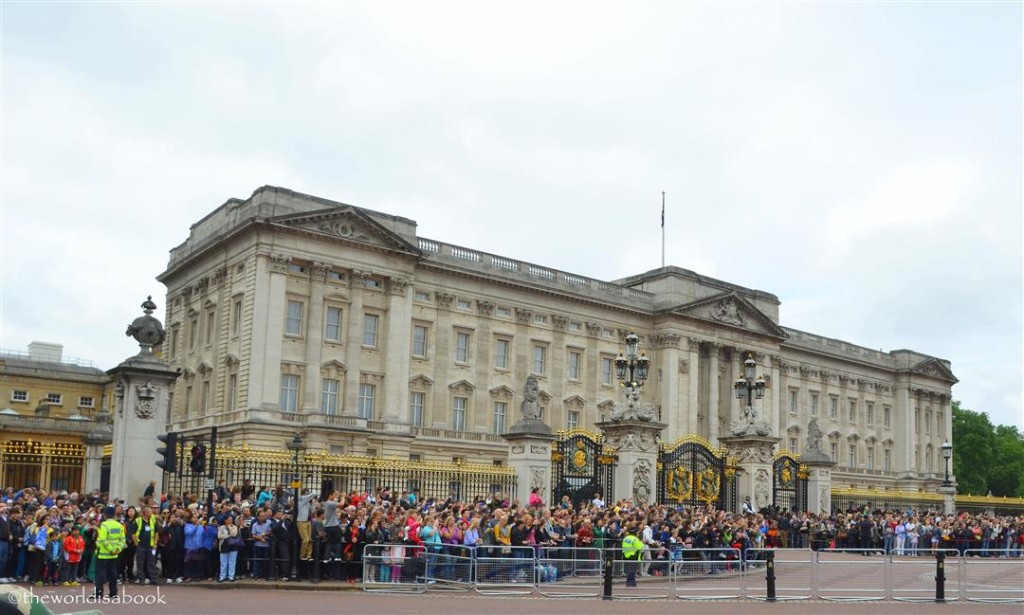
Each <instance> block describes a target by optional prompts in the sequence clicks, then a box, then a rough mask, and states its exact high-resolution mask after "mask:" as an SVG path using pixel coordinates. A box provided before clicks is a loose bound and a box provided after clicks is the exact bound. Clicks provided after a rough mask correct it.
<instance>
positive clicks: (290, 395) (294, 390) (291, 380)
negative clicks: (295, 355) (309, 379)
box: [281, 374, 299, 412]
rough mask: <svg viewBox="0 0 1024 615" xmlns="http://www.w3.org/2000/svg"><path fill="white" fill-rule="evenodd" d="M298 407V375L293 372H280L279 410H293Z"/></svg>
mask: <svg viewBox="0 0 1024 615" xmlns="http://www.w3.org/2000/svg"><path fill="white" fill-rule="evenodd" d="M298 409H299V377H298V376H296V375H295V374H281V410H282V411H283V412H295V411H297V410H298Z"/></svg>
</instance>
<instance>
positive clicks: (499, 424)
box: [493, 401, 508, 434]
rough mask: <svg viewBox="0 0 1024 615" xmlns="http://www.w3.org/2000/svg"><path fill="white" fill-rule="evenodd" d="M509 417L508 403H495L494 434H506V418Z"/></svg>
mask: <svg viewBox="0 0 1024 615" xmlns="http://www.w3.org/2000/svg"><path fill="white" fill-rule="evenodd" d="M506 416H508V402H506V401H496V402H494V424H493V427H494V433H496V434H503V433H505V417H506Z"/></svg>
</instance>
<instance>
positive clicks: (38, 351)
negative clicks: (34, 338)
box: [28, 342, 64, 363]
mask: <svg viewBox="0 0 1024 615" xmlns="http://www.w3.org/2000/svg"><path fill="white" fill-rule="evenodd" d="M63 354H64V345H63V344H51V343H50V342H32V343H31V344H29V345H28V358H30V359H32V360H33V361H45V362H47V363H60V361H61V357H62V355H63Z"/></svg>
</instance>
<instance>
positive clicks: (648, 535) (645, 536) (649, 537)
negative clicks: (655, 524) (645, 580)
mask: <svg viewBox="0 0 1024 615" xmlns="http://www.w3.org/2000/svg"><path fill="white" fill-rule="evenodd" d="M640 542H642V543H643V544H644V547H643V549H642V550H641V552H640V559H641V560H642V561H643V563H642V564H641V565H640V576H642V577H649V576H651V547H652V546H654V530H652V529H651V526H650V524H648V523H645V524H644V530H643V532H642V533H641V536H640Z"/></svg>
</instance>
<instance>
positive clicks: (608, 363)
mask: <svg viewBox="0 0 1024 615" xmlns="http://www.w3.org/2000/svg"><path fill="white" fill-rule="evenodd" d="M613 365H614V360H613V359H612V358H611V357H601V384H603V385H606V386H611V384H612V373H613V370H612V366H613Z"/></svg>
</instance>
